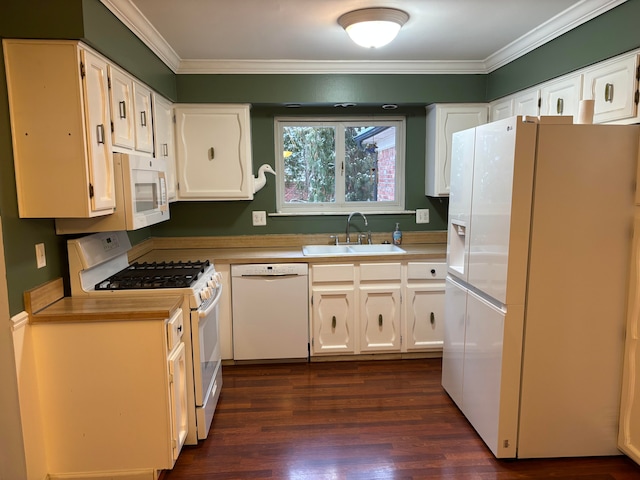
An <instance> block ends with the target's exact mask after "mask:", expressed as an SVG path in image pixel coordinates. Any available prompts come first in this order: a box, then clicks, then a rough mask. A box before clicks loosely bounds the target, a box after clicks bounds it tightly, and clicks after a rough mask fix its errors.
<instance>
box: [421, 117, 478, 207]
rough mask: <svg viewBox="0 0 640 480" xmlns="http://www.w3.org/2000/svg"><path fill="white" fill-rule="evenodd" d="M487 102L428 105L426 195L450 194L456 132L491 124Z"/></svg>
mask: <svg viewBox="0 0 640 480" xmlns="http://www.w3.org/2000/svg"><path fill="white" fill-rule="evenodd" d="M487 115H488V108H487V106H486V105H479V104H468V105H464V104H462V105H430V106H428V107H427V138H426V142H427V143H426V152H427V157H426V160H427V165H426V178H425V186H426V189H425V194H426V195H428V196H431V197H439V196H447V195H449V191H450V187H451V146H452V135H453V134H454V133H455V132H459V131H461V130H466V129H468V128H473V127H477V126H478V125H481V124H483V123H487Z"/></svg>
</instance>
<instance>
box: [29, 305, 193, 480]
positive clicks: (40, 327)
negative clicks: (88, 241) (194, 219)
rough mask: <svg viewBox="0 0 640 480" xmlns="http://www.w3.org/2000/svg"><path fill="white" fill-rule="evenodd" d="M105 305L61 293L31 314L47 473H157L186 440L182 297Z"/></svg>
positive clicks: (142, 475)
mask: <svg viewBox="0 0 640 480" xmlns="http://www.w3.org/2000/svg"><path fill="white" fill-rule="evenodd" d="M114 303H115V302H113V300H112V299H106V298H100V299H96V298H93V299H91V298H78V297H67V298H63V299H61V300H59V301H58V302H55V303H53V304H52V305H51V306H49V307H47V308H45V309H43V310H41V311H40V312H36V313H35V314H32V316H31V319H30V322H31V324H32V325H31V329H32V338H33V342H34V351H35V355H36V358H35V362H36V371H37V373H38V380H39V381H38V388H39V396H40V398H41V399H42V401H41V404H40V407H41V410H42V417H43V430H44V431H43V433H44V444H45V446H46V452H47V458H48V466H49V473H50V474H51V476H52V478H58V477H60V478H62V477H64V478H70V477H72V478H76V477H73V475H76V476H78V475H79V476H81V477H83V478H87V477H90V478H101V479H106V478H112V477H113V475H115V474H116V473H117V474H118V475H129V476H127V478H135V479H142V478H148V479H151V478H157V476H156V474H157V471H159V470H163V469H171V468H172V467H173V465H174V463H175V461H176V459H177V457H178V455H179V453H180V451H181V448H182V445H183V444H184V441H185V439H186V435H187V428H188V424H187V418H186V415H187V409H186V402H187V391H186V371H185V346H184V343H183V341H182V332H183V314H182V310H181V308H180V306H181V303H182V297H161V298H160V297H153V298H151V297H140V298H137V297H130V298H127V299H126V300H124V299H119V301H118V302H117V303H115V304H114ZM78 478H79V477H78Z"/></svg>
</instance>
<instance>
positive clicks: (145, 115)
mask: <svg viewBox="0 0 640 480" xmlns="http://www.w3.org/2000/svg"><path fill="white" fill-rule="evenodd" d="M133 97H134V102H135V117H134V121H133V124H134V128H135V135H136V150H138V151H140V152H147V153H153V126H152V124H151V90H149V89H148V88H147V87H145V86H144V85H142V84H141V83H138V82H135V81H134V82H133Z"/></svg>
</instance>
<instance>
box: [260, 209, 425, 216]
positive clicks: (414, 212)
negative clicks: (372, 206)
mask: <svg viewBox="0 0 640 480" xmlns="http://www.w3.org/2000/svg"><path fill="white" fill-rule="evenodd" d="M354 211H355V212H359V211H360V210H354ZM350 213H352V212H286V213H280V212H273V213H267V216H268V217H320V216H324V217H328V216H345V215H349V214H350ZM362 213H364V214H365V215H415V214H416V211H415V210H397V211H393V212H391V211H386V212H385V211H375V210H372V211H367V210H364V211H362Z"/></svg>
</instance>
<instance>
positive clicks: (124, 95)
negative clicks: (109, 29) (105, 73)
mask: <svg viewBox="0 0 640 480" xmlns="http://www.w3.org/2000/svg"><path fill="white" fill-rule="evenodd" d="M109 80H110V82H109V99H110V105H111V122H112V125H113V127H112V129H113V132H112V139H113V145H114V146H117V147H124V148H127V149H132V148H134V147H135V135H134V128H133V83H132V82H131V77H129V75H127V74H126V73H124V72H123V71H122V70H119V69H117V68H115V67H113V66H112V65H109Z"/></svg>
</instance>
